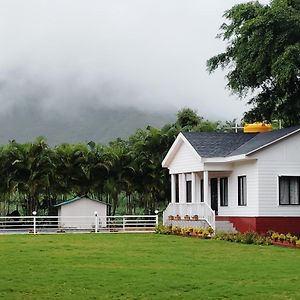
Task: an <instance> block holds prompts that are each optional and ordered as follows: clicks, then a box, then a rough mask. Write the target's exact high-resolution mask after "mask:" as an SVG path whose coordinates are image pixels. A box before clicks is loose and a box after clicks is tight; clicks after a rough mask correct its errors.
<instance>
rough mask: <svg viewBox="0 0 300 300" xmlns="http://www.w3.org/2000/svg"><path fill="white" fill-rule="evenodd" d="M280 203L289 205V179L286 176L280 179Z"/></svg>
mask: <svg viewBox="0 0 300 300" xmlns="http://www.w3.org/2000/svg"><path fill="white" fill-rule="evenodd" d="M279 191H280V193H279V203H280V204H289V178H288V177H286V176H281V177H279Z"/></svg>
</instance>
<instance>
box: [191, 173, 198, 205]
mask: <svg viewBox="0 0 300 300" xmlns="http://www.w3.org/2000/svg"><path fill="white" fill-rule="evenodd" d="M196 195H197V194H196V173H194V172H193V173H192V203H196V202H197V199H196Z"/></svg>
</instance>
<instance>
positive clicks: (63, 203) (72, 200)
mask: <svg viewBox="0 0 300 300" xmlns="http://www.w3.org/2000/svg"><path fill="white" fill-rule="evenodd" d="M81 199H88V200H91V201H95V202H98V203H102V204H105V205H109V204H107V203H104V202H101V201H99V200H95V199H90V198H89V197H85V196H82V197H75V198H72V199H69V200H66V201H63V202H61V203H58V204H55V205H53V207H59V206H63V205H66V204H69V203H72V202H75V201H78V200H81Z"/></svg>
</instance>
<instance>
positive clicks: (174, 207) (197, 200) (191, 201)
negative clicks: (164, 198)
mask: <svg viewBox="0 0 300 300" xmlns="http://www.w3.org/2000/svg"><path fill="white" fill-rule="evenodd" d="M229 175H230V171H228V170H224V171H207V170H204V171H198V172H190V173H179V174H171V203H170V204H169V205H168V206H167V208H166V210H165V211H164V214H163V217H164V224H170V223H173V224H174V223H175V221H179V220H180V221H185V223H186V224H191V222H192V221H193V222H195V221H198V222H199V224H200V222H203V221H204V222H206V223H207V224H208V225H209V226H211V227H212V228H214V229H215V216H216V214H218V209H219V206H220V203H221V202H222V201H223V202H224V201H225V202H226V201H228V177H229ZM225 179H226V180H225ZM224 183H226V185H225V184H224ZM221 199H222V200H221ZM223 204H224V203H223ZM225 205H226V203H225ZM186 221H188V222H186ZM185 226H189V225H185ZM190 226H192V225H190ZM202 227H203V226H202Z"/></svg>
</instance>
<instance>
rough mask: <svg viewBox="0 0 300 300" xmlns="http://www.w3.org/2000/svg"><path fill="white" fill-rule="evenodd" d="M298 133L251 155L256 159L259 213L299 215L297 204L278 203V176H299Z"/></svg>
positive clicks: (264, 214)
mask: <svg viewBox="0 0 300 300" xmlns="http://www.w3.org/2000/svg"><path fill="white" fill-rule="evenodd" d="M299 149H300V134H295V135H293V136H291V137H288V138H286V139H284V140H282V141H280V142H278V143H276V144H274V145H272V146H270V147H268V148H266V149H264V150H261V151H259V152H257V153H255V154H253V155H252V156H253V157H255V158H257V159H258V178H259V215H260V216H300V206H299V205H279V186H278V176H280V175H287V176H289V175H290V176H300V153H299Z"/></svg>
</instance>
